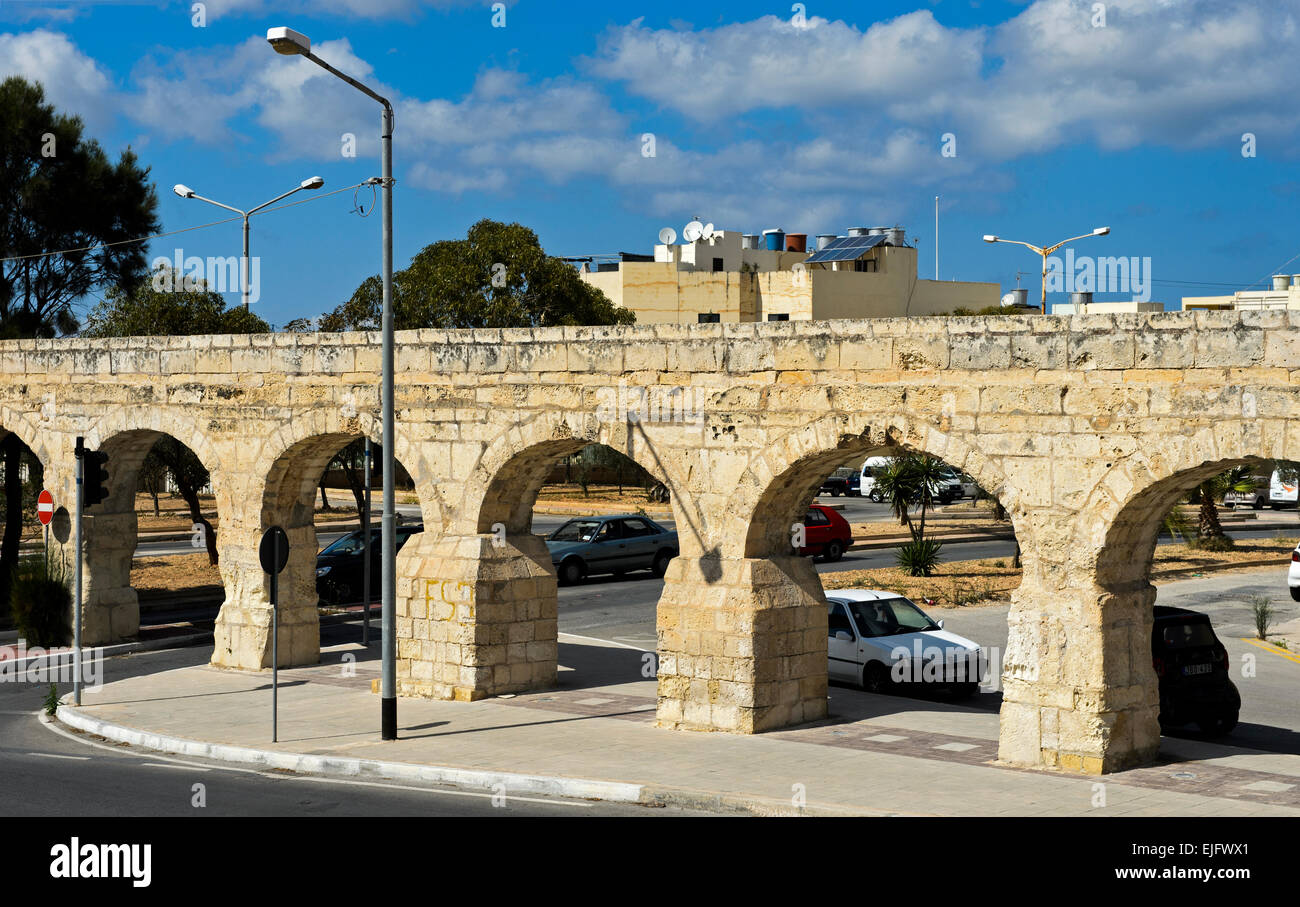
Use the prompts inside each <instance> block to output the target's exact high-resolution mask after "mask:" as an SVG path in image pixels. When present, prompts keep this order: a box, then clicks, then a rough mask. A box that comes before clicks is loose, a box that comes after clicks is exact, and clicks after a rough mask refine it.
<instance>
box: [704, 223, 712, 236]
mask: <svg viewBox="0 0 1300 907" xmlns="http://www.w3.org/2000/svg"><path fill="white" fill-rule="evenodd" d="M714 235H715V231H714V229H713V224H705V225H704V238H705V239H713V237H714Z"/></svg>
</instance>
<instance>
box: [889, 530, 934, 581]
mask: <svg viewBox="0 0 1300 907" xmlns="http://www.w3.org/2000/svg"><path fill="white" fill-rule="evenodd" d="M942 549H943V543H942V542H940V541H939V540H938V539H927V538H914V539H913V540H912V541H910V542H907V543H906V544H903V545H899V546H898V551H897V553H896V554H895V558H896V559H897V561H898V566H899V567H900V568H901V569H903V570H906V571H907V575H908V576H932V575H933V574H934V568H935V567H937V566H938V565H939V552H940V551H941V550H942Z"/></svg>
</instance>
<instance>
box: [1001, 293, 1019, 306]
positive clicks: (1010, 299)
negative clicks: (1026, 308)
mask: <svg viewBox="0 0 1300 907" xmlns="http://www.w3.org/2000/svg"><path fill="white" fill-rule="evenodd" d="M1002 304H1003V305H1004V306H1006V305H1015V304H1016V294H1015V293H1008V294H1007V295H1005V296H1003V297H1002Z"/></svg>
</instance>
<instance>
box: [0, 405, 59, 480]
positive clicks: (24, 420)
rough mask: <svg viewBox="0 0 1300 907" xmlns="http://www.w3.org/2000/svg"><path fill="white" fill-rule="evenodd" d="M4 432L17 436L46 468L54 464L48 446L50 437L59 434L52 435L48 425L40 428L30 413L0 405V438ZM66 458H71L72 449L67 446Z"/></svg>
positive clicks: (52, 455)
mask: <svg viewBox="0 0 1300 907" xmlns="http://www.w3.org/2000/svg"><path fill="white" fill-rule="evenodd" d="M6 434H14V435H17V436H18V440H19V441H22V442H23V444H25V445H26V446H27V449H28V450H30V451H31V452H32V453H33V454H35V455H36V458H37V459H38V460H40V461H41V464H42V465H43V466H44V467H45V468H46V469H47V470H48V469H50V468H51V466H53V465H55V462H56V459H55V457H54V451H52V450H51V449H50V447H49V440H48V439H50V438H51V437H55V438H59V437H62V436H61V435H52V434H51V432H50V431H49V428H48V426H47V427H46V428H42V427H41V425H40V424H39V422H38V421H37V420H34V419H33V418H32V414H31V413H29V412H27V411H24V410H16V409H12V408H11V407H8V406H4V405H0V438H3V437H4V436H5V435H6ZM67 459H68V460H69V461H70V460H71V459H72V449H71V447H69V449H68V452H67Z"/></svg>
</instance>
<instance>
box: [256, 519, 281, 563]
mask: <svg viewBox="0 0 1300 907" xmlns="http://www.w3.org/2000/svg"><path fill="white" fill-rule="evenodd" d="M257 553H258V556H259V558H260V560H261V561H262V569H263V570H265V571H266V572H267V573H279V572H281V571H282V570H284V566H285V564H287V563H289V536H287V535H285V532H284V530H283V529H281V528H280V527H279V526H272V527H271V528H270V529H268V530H266V532H264V533H262V543H261V545H259V546H258V551H257Z"/></svg>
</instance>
